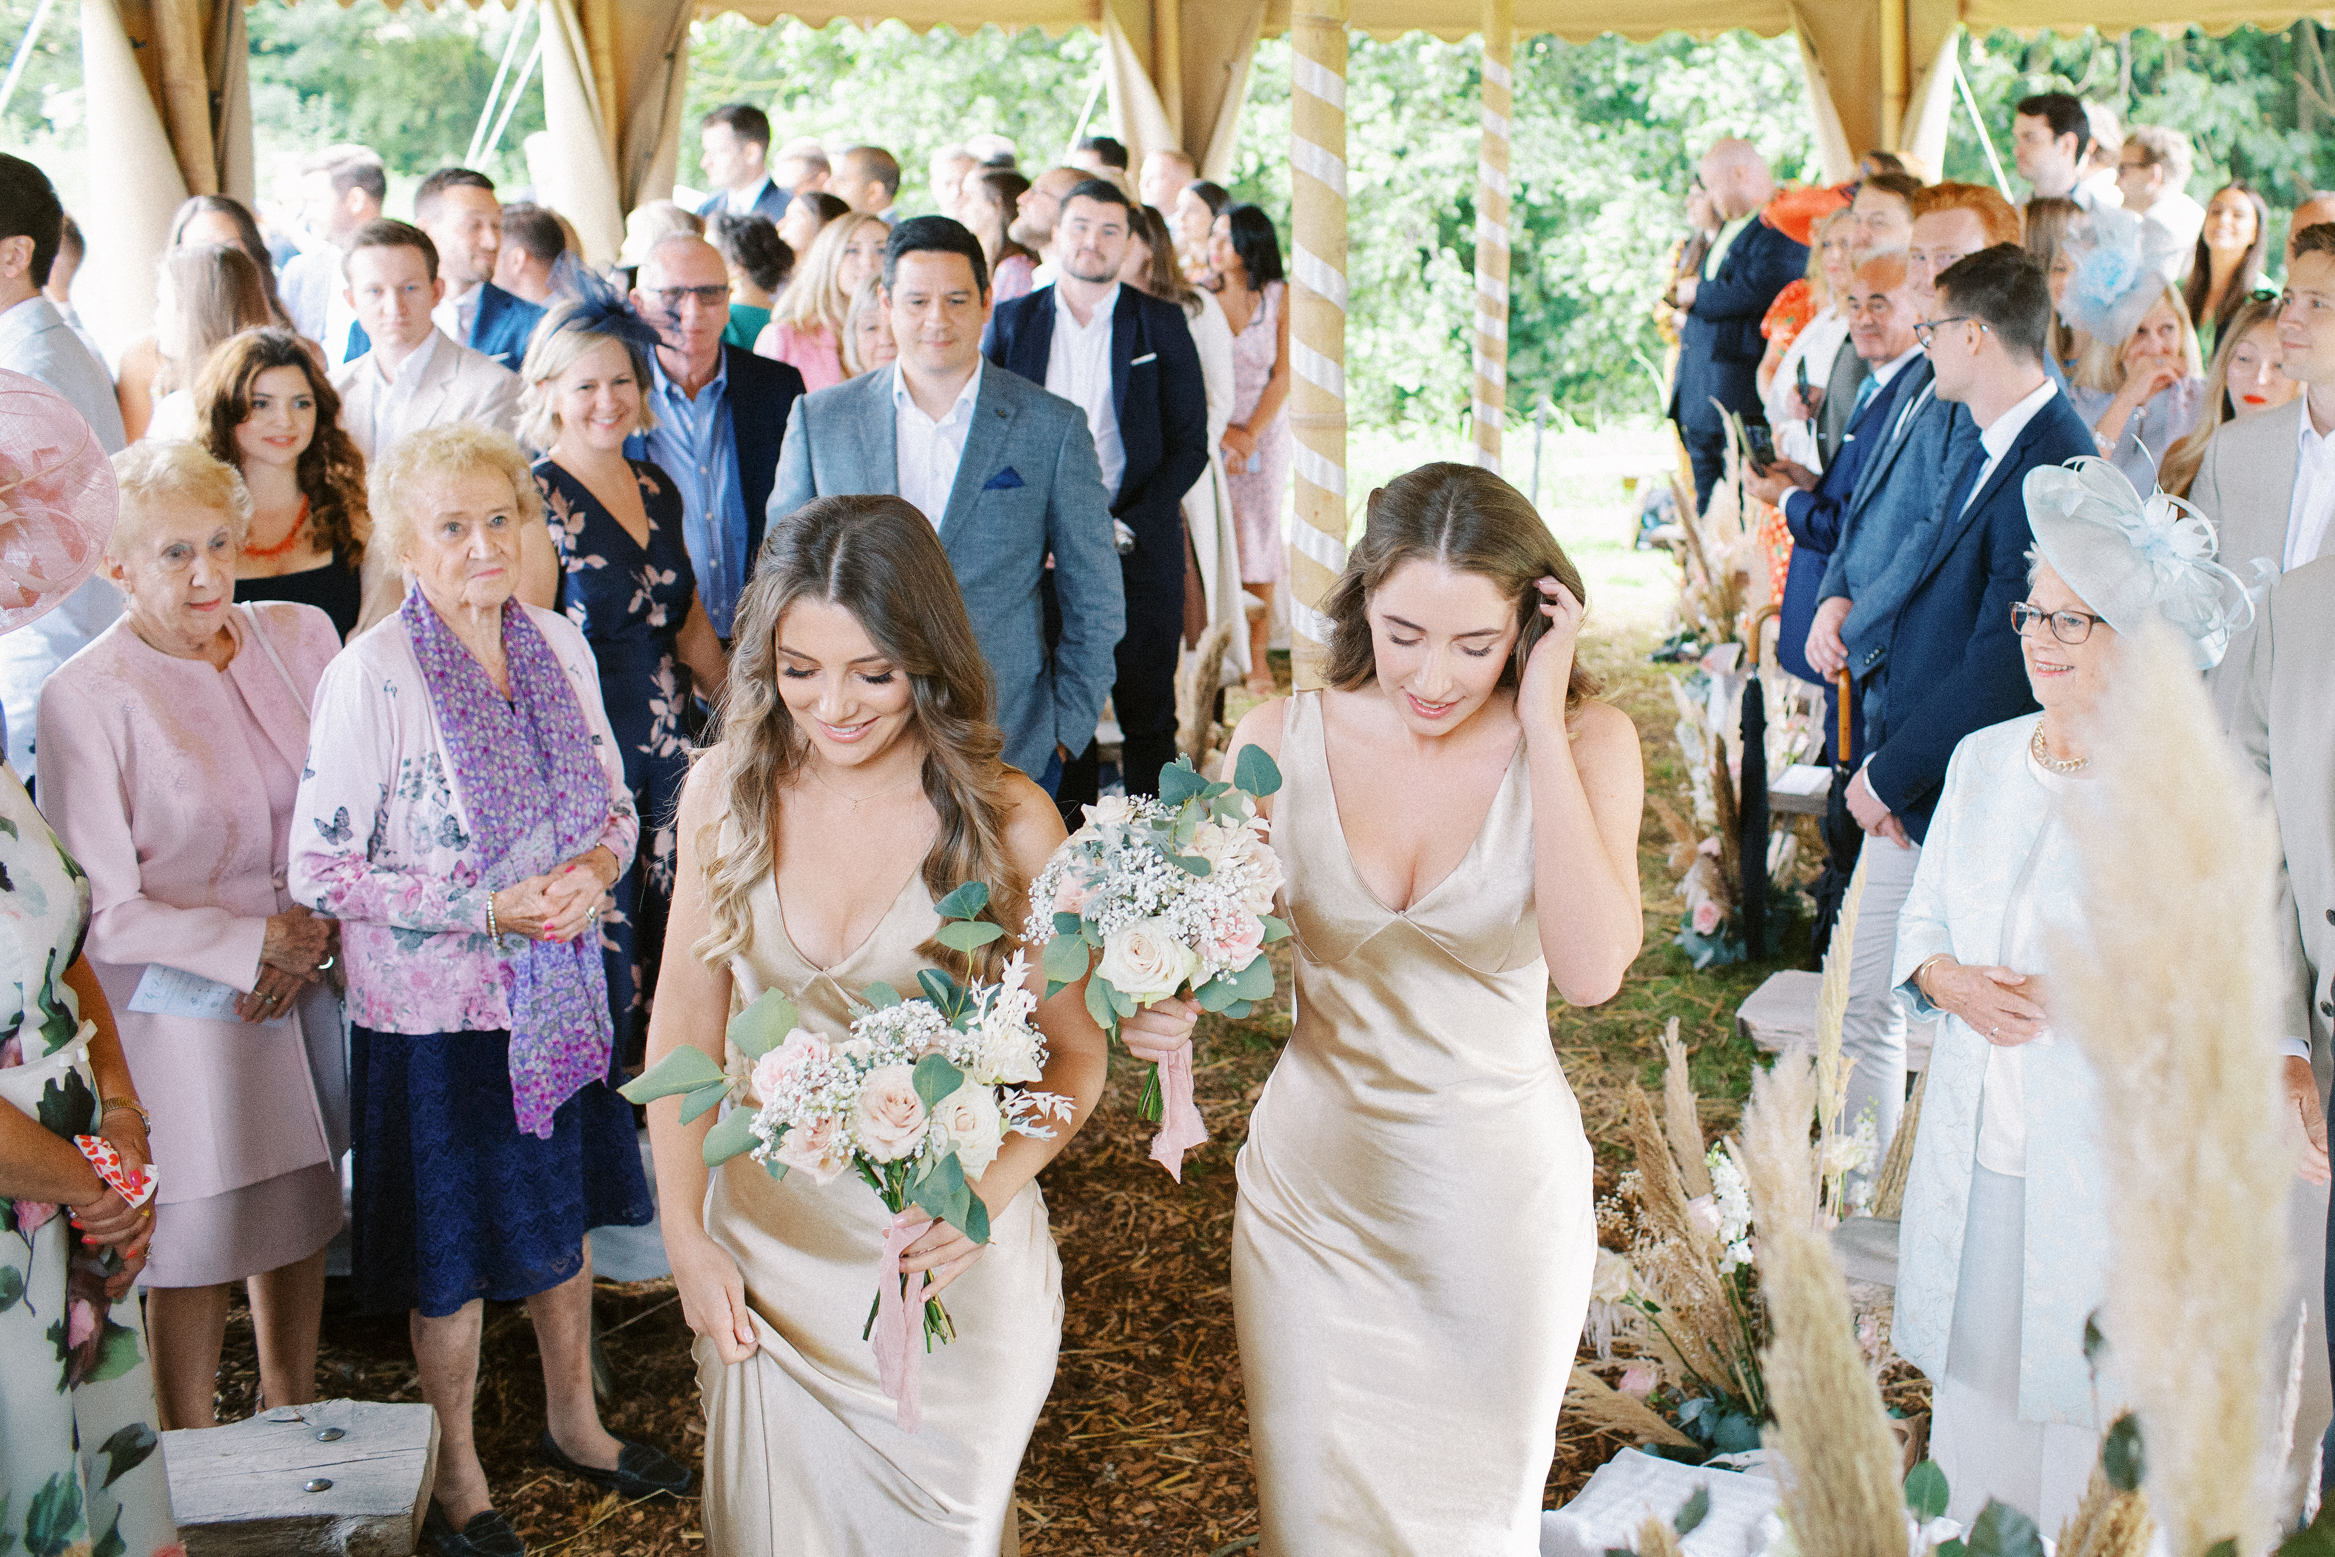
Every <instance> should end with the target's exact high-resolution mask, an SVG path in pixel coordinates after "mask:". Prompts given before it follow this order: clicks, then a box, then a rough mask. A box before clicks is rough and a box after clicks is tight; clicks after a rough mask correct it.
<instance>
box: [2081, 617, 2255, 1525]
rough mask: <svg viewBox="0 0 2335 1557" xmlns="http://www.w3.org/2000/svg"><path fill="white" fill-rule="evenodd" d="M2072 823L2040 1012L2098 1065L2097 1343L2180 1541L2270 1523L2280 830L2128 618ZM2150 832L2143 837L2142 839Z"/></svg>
mask: <svg viewBox="0 0 2335 1557" xmlns="http://www.w3.org/2000/svg"><path fill="white" fill-rule="evenodd" d="M2121 647H2122V649H2123V654H2122V656H2121V657H2120V659H2119V661H2118V665H2117V671H2116V675H2115V678H2114V680H2113V681H2112V682H2111V684H2110V690H2109V695H2108V697H2107V698H2106V700H2105V706H2104V707H2103V709H2102V713H2101V718H2100V721H2099V729H2098V730H2097V732H2096V735H2095V739H2094V744H2093V751H2094V756H2093V760H2092V766H2093V769H2094V771H2095V774H2096V777H2095V779H2094V781H2093V784H2092V786H2090V787H2091V788H2093V789H2094V790H2095V791H2096V792H2095V793H2094V794H2093V795H2092V796H2091V803H2090V804H2088V805H2085V806H2081V807H2078V808H2075V809H2074V811H2073V812H2072V814H2071V817H2070V823H2071V826H2072V828H2073V830H2074V834H2075V837H2076V840H2077V843H2078V846H2079V848H2080V850H2081V858H2082V861H2083V882H2082V886H2081V888H2080V897H2081V901H2082V902H2083V903H2084V904H2085V905H2087V906H2088V908H2089V910H2090V911H2089V913H2088V914H2087V915H2086V918H2085V922H2084V925H2083V930H2082V934H2081V935H2080V937H2078V938H2075V939H2073V940H2072V941H2070V942H2066V943H2063V944H2059V945H2055V946H2054V947H2053V948H2052V955H2051V957H2050V959H2049V963H2048V968H2049V973H2050V978H2051V983H2052V991H2053V1000H2052V1006H2053V1018H2054V1021H2055V1022H2057V1023H2061V1024H2063V1025H2064V1026H2065V1027H2066V1029H2067V1030H2068V1031H2070V1032H2071V1033H2072V1034H2073V1035H2074V1036H2075V1038H2076V1039H2077V1041H2078V1042H2080V1043H2081V1044H2082V1045H2083V1049H2084V1053H2085V1055H2086V1056H2087V1057H2088V1058H2089V1059H2090V1060H2091V1062H2092V1068H2093V1070H2094V1072H2095V1074H2096V1075H2097V1077H2098V1082H2099V1089H2100V1090H2099V1097H2100V1109H2099V1117H2100V1118H2101V1119H2102V1120H2104V1121H2108V1122H2110V1123H2111V1124H2112V1128H2109V1129H2106V1130H2103V1132H2102V1134H2101V1140H2100V1149H2101V1155H2102V1159H2103V1174H2104V1177H2105V1179H2106V1181H2107V1182H2108V1183H2110V1184H2112V1185H2114V1186H2115V1192H2114V1194H2113V1195H2112V1196H2111V1197H2110V1200H2109V1208H2108V1215H2109V1221H2110V1231H2111V1235H2112V1243H2113V1250H2114V1252H2113V1256H2112V1259H2113V1266H2112V1269H2113V1279H2112V1280H2110V1281H2109V1283H2108V1289H2107V1290H2108V1298H2107V1303H2106V1320H2105V1325H2104V1328H2105V1330H2106V1333H2107V1335H2108V1338H2109V1343H2110V1348H2111V1350H2110V1357H2111V1359H2112V1366H2113V1368H2114V1370H2115V1373H2116V1375H2117V1377H2118V1379H2119V1381H2120V1382H2121V1383H2122V1384H2123V1385H2124V1386H2125V1388H2126V1390H2127V1391H2128V1393H2129V1397H2130V1400H2131V1403H2132V1405H2133V1407H2134V1409H2135V1410H2137V1412H2138V1413H2139V1416H2140V1420H2141V1423H2142V1425H2143V1428H2144V1430H2145V1433H2146V1436H2147V1442H2148V1480H2147V1488H2148V1494H2149V1505H2150V1508H2151V1510H2152V1512H2153V1513H2154V1514H2155V1516H2156V1518H2157V1521H2158V1523H2159V1524H2160V1525H2161V1526H2162V1527H2163V1529H2164V1531H2165V1534H2166V1537H2167V1545H2168V1548H2169V1550H2170V1551H2171V1552H2172V1553H2173V1554H2174V1557H2201V1554H2203V1553H2204V1552H2206V1551H2207V1550H2208V1549H2209V1548H2210V1547H2212V1546H2214V1545H2215V1544H2216V1543H2218V1542H2220V1541H2223V1540H2225V1539H2231V1538H2234V1539H2235V1540H2236V1542H2237V1550H2238V1552H2239V1554H2240V1557H2259V1554H2261V1553H2263V1552H2266V1551H2268V1550H2269V1549H2270V1546H2271V1543H2272V1541H2273V1539H2274V1528H2273V1518H2274V1513H2275V1510H2276V1508H2277V1507H2278V1495H2277V1494H2278V1490H2279V1488H2278V1476H2279V1466H2278V1463H2277V1456H2276V1455H2274V1454H2273V1453H2272V1452H2271V1451H2272V1449H2273V1447H2274V1439H2275V1437H2276V1432H2275V1427H2274V1424H2273V1422H2272V1421H2271V1413H2270V1410H2269V1403H2270V1402H2271V1401H2272V1400H2273V1398H2274V1396H2275V1388H2274V1385H2275V1383H2276V1381H2277V1380H2278V1379H2279V1378H2280V1377H2282V1376H2283V1370H2282V1369H2281V1368H2279V1367H2278V1366H2277V1362H2278V1359H2275V1358H2274V1357H2273V1356H2272V1355H2271V1353H2272V1352H2273V1350H2274V1348H2273V1346H2272V1345H2271V1341H2272V1339H2273V1335H2274V1332H2275V1330H2276V1328H2277V1319H2278V1313H2279V1309H2280V1307H2281V1299H2282V1293H2281V1287H2282V1284H2283V1277H2284V1272H2285V1267H2286V1258H2285V1251H2286V1224H2285V1215H2286V1200H2287V1189H2288V1184H2289V1182H2290V1179H2291V1176H2292V1174H2293V1171H2294V1165H2293V1161H2292V1157H2291V1152H2290V1147H2289V1145H2288V1143H2287V1140H2286V1137H2285V1136H2284V1135H2283V1134H2282V1133H2281V1129H2280V1119H2279V1117H2278V1105H2277V1095H2276V1088H2277V1075H2276V1064H2277V1062H2276V1059H2275V1056H2274V1055H2273V1053H2272V1051H2271V1048H2270V1046H2269V1044H2268V1042H2267V1040H2266V1039H2265V1037H2264V1035H2265V1034H2266V1033H2270V1032H2272V1031H2275V1018H2274V1011H2273V1002H2272V978H2273V973H2272V969H2271V968H2270V967H2269V966H2268V961H2269V956H2270V948H2272V947H2273V946H2275V945H2276V944H2277V942H2276V938H2275V935H2274V932H2273V930H2272V924H2273V914H2272V893H2271V883H2272V882H2273V880H2274V879H2275V869H2274V867H2275V865H2276V862H2277V844H2276V842H2275V834H2274V831H2273V828H2272V826H2271V823H2270V820H2269V818H2268V817H2267V816H2266V815H2265V814H2264V812H2263V809H2262V807H2261V806H2260V805H2259V804H2258V803H2257V802H2256V801H2255V800H2254V799H2253V796H2254V795H2255V793H2256V786H2255V783H2254V781H2253V776H2252V775H2251V774H2249V773H2246V772H2244V771H2243V770H2242V769H2241V768H2240V765H2239V763H2238V762H2237V760H2236V758H2235V756H2234V754H2233V753H2232V752H2231V751H2230V749H2229V747H2228V746H2227V744H2226V743H2225V742H2224V741H2223V739H2222V738H2221V734H2220V731H2219V729H2218V727H2217V725H2216V723H2215V721H2214V718H2213V715H2212V714H2211V712H2210V711H2209V709H2208V707H2207V704H2206V699H2205V693H2204V690H2203V688H2202V686H2201V685H2200V683H2199V681H2198V678H2197V676H2196V673H2195V672H2194V671H2192V670H2190V669H2189V667H2188V663H2187V660H2186V658H2185V657H2184V656H2182V655H2181V654H2180V653H2179V652H2178V651H2177V650H2176V649H2175V647H2174V646H2173V644H2172V642H2171V638H2170V634H2169V633H2167V632H2166V631H2165V630H2163V629H2154V630H2149V631H2144V632H2142V633H2140V634H2136V635H2128V636H2126V637H2125V638H2124V639H2123V640H2122V643H2121ZM2144 845H2145V846H2144Z"/></svg>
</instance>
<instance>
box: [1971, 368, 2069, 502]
mask: <svg viewBox="0 0 2335 1557" xmlns="http://www.w3.org/2000/svg"><path fill="white" fill-rule="evenodd" d="M2058 393H2059V386H2058V385H2057V384H2054V383H2053V382H2052V381H2051V380H2050V379H2049V378H2046V379H2044V381H2043V382H2042V383H2041V384H2040V385H2038V386H2037V387H2036V388H2034V389H2032V390H2029V391H2028V392H2027V397H2026V398H2025V399H2024V400H2021V401H2020V402H2019V403H2018V404H2017V405H2015V406H2012V407H2011V408H2010V409H2009V410H2008V411H2005V412H2004V413H2003V414H2002V415H2000V416H1998V417H1996V418H1995V419H1994V421H1993V422H1992V423H1990V424H1989V425H1988V426H1987V427H1986V429H1985V430H1984V431H1983V432H1981V433H1980V434H1979V435H1978V446H1979V447H1980V448H1982V449H1984V450H1986V463H1985V464H1983V465H1981V466H1979V467H1978V479H1977V480H1976V481H1973V482H1972V483H1971V484H1970V495H1969V496H1968V497H1965V498H1964V499H1963V500H1962V506H1963V508H1965V509H1967V508H1969V507H1970V505H1971V504H1972V503H1974V502H1976V501H1978V494H1979V493H1981V492H1984V491H1985V490H1986V484H1987V483H1988V482H1989V481H1992V480H1993V479H1994V468H1995V467H1996V466H1997V465H2000V464H2001V463H2002V462H2003V456H2004V455H2006V454H2008V453H2010V452H2011V445H2012V444H2014V443H2017V442H2018V441H2019V434H2021V433H2023V432H2025V431H2026V430H2027V424H2028V423H2029V422H2031V421H2033V420H2035V413H2036V412H2038V411H2040V410H2042V409H2043V408H2044V407H2045V406H2046V405H2048V404H2050V403H2051V397H2052V396H2053V395H2056V394H2058Z"/></svg>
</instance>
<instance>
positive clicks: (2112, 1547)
mask: <svg viewBox="0 0 2335 1557" xmlns="http://www.w3.org/2000/svg"><path fill="white" fill-rule="evenodd" d="M2155 1532H2156V1524H2155V1522H2154V1521H2152V1520H2151V1519H2150V1518H2149V1499H2148V1494H2147V1493H2145V1492H2119V1491H2117V1490H2116V1488H2115V1487H2114V1486H2112V1485H2110V1483H2109V1481H2108V1477H2107V1474H2106V1473H2105V1472H2103V1471H2102V1470H2101V1469H2100V1467H2098V1466H2097V1465H2095V1466H2093V1467H2092V1480H2091V1484H2090V1485H2089V1486H2087V1487H2086V1488H2085V1489H2084V1500H2083V1502H2081V1503H2080V1504H2078V1505H2077V1506H2076V1511H2075V1513H2074V1514H2073V1515H2071V1516H2070V1517H2069V1519H2068V1522H2067V1523H2066V1524H2065V1525H2064V1526H2062V1527H2061V1529H2060V1532H2059V1557H2146V1553H2147V1552H2148V1549H2149V1537H2150V1536H2151V1535H2153V1534H2155Z"/></svg>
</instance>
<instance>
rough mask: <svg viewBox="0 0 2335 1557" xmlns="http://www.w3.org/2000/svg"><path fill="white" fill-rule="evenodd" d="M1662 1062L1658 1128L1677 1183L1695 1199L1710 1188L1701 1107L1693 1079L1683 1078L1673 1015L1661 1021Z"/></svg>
mask: <svg viewBox="0 0 2335 1557" xmlns="http://www.w3.org/2000/svg"><path fill="white" fill-rule="evenodd" d="M1662 1062H1663V1063H1662V1128H1663V1129H1664V1131H1665V1132H1667V1133H1668V1135H1669V1137H1670V1150H1671V1154H1672V1155H1673V1156H1675V1157H1676V1158H1677V1159H1678V1177H1679V1181H1680V1184H1681V1185H1682V1187H1684V1189H1685V1190H1686V1192H1687V1194H1688V1195H1689V1196H1690V1197H1692V1198H1694V1199H1697V1200H1699V1199H1701V1198H1702V1197H1703V1196H1705V1195H1707V1194H1709V1193H1710V1192H1711V1170H1710V1168H1709V1167H1708V1166H1706V1165H1705V1164H1704V1162H1703V1151H1704V1146H1703V1120H1702V1108H1701V1104H1700V1103H1699V1102H1698V1101H1697V1100H1696V1098H1695V1091H1694V1083H1693V1082H1691V1081H1689V1080H1688V1079H1687V1074H1686V1045H1685V1044H1683V1043H1681V1042H1679V1041H1678V1018H1677V1017H1675V1016H1674V1017H1672V1018H1671V1019H1670V1020H1669V1021H1668V1022H1666V1023H1664V1024H1663V1028H1662Z"/></svg>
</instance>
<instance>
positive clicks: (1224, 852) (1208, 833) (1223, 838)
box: [1184, 822, 1248, 871]
mask: <svg viewBox="0 0 2335 1557" xmlns="http://www.w3.org/2000/svg"><path fill="white" fill-rule="evenodd" d="M1247 831H1248V829H1247V828H1245V827H1222V826H1219V825H1217V824H1216V823H1214V822H1202V823H1201V824H1200V825H1199V826H1198V827H1196V828H1194V829H1193V830H1192V846H1191V847H1190V848H1188V849H1186V850H1185V851H1184V852H1185V853H1186V854H1196V855H1198V856H1199V857H1200V858H1201V859H1204V860H1206V861H1207V862H1208V866H1209V869H1211V870H1213V871H1222V870H1223V869H1224V866H1225V862H1226V861H1228V860H1237V859H1239V858H1240V857H1241V835H1242V834H1243V833H1246V832H1247Z"/></svg>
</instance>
